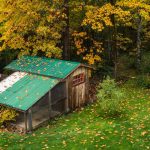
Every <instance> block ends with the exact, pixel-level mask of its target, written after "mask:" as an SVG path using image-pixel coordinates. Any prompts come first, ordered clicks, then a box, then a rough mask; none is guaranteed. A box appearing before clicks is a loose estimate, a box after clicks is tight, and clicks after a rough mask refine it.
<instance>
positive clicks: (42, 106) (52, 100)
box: [31, 82, 66, 128]
mask: <svg viewBox="0 0 150 150" xmlns="http://www.w3.org/2000/svg"><path fill="white" fill-rule="evenodd" d="M65 101H66V86H65V82H62V83H59V84H58V85H57V86H56V87H54V88H53V89H52V90H51V91H49V92H48V93H47V94H46V95H45V96H44V97H43V98H42V99H41V100H40V101H39V102H37V103H36V104H35V105H34V106H33V107H32V109H31V112H32V128H36V127H38V126H39V125H40V124H42V123H43V122H45V121H47V120H49V119H50V118H54V117H56V116H58V115H60V114H62V113H64V112H65Z"/></svg>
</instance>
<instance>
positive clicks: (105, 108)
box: [97, 77, 124, 116]
mask: <svg viewBox="0 0 150 150" xmlns="http://www.w3.org/2000/svg"><path fill="white" fill-rule="evenodd" d="M123 98H124V94H123V92H122V91H121V90H120V89H119V88H118V87H117V85H116V83H115V81H114V80H113V79H110V77H107V78H106V79H105V80H103V82H102V83H100V84H99V86H98V88H97V99H98V104H99V106H100V113H101V114H105V115H107V116H118V115H120V114H121V112H122V110H123V109H122V102H123Z"/></svg>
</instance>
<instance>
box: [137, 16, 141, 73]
mask: <svg viewBox="0 0 150 150" xmlns="http://www.w3.org/2000/svg"><path fill="white" fill-rule="evenodd" d="M137 25H138V28H137V62H136V63H137V66H136V67H137V70H138V71H141V59H142V54H141V31H142V18H141V17H140V16H139V18H138V19H137Z"/></svg>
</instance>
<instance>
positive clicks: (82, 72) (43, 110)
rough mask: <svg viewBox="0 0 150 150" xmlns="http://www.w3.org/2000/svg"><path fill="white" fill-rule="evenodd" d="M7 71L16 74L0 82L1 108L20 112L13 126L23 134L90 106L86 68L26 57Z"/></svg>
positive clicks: (87, 69) (46, 59)
mask: <svg viewBox="0 0 150 150" xmlns="http://www.w3.org/2000/svg"><path fill="white" fill-rule="evenodd" d="M5 69H8V70H12V71H13V73H12V74H11V75H10V76H8V77H7V78H5V79H4V80H2V81H1V82H0V105H4V106H7V107H10V108H13V109H14V110H16V111H17V112H18V114H19V115H18V116H17V118H16V121H15V122H13V124H14V125H15V126H16V127H17V128H20V129H21V130H23V131H24V132H28V131H32V130H33V129H35V128H37V127H39V126H40V125H41V124H42V123H44V122H46V121H48V120H50V119H52V118H54V117H55V116H58V115H61V114H64V113H67V112H70V111H73V110H75V109H76V108H79V107H81V106H83V105H85V104H87V103H90V101H89V93H88V92H89V91H88V89H89V88H88V86H89V76H90V70H91V67H89V66H87V65H84V64H81V63H79V62H72V61H64V60H59V59H50V58H45V57H35V56H23V57H21V58H20V59H17V60H14V61H13V62H12V63H10V64H9V65H8V66H6V67H5Z"/></svg>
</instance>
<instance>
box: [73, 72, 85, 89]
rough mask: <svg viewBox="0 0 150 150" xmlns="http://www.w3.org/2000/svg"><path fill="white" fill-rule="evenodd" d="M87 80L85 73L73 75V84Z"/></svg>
mask: <svg viewBox="0 0 150 150" xmlns="http://www.w3.org/2000/svg"><path fill="white" fill-rule="evenodd" d="M84 82H85V75H84V73H80V74H78V75H76V76H74V77H73V86H76V85H79V84H81V83H84Z"/></svg>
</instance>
